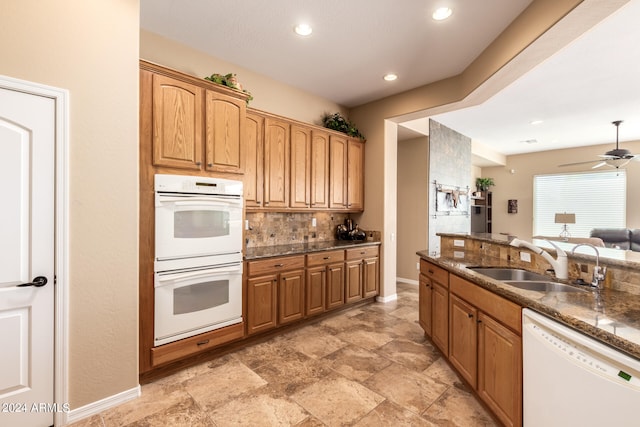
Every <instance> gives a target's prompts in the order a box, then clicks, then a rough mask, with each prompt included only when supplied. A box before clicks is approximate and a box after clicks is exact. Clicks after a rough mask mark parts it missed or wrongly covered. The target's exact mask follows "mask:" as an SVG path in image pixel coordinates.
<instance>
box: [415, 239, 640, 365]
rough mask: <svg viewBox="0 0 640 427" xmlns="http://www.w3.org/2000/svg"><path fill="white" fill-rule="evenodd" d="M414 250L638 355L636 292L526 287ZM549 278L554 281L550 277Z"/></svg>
mask: <svg viewBox="0 0 640 427" xmlns="http://www.w3.org/2000/svg"><path fill="white" fill-rule="evenodd" d="M417 254H418V256H420V257H421V258H423V259H425V260H427V261H430V262H432V263H434V264H436V265H438V266H440V267H442V268H444V269H446V270H448V271H450V272H451V273H453V274H455V275H457V276H460V277H462V278H464V279H467V280H469V281H471V282H473V283H475V284H477V285H479V286H481V287H483V288H485V289H487V290H489V291H491V292H493V293H495V294H498V295H500V296H503V297H505V298H507V299H508V300H510V301H513V302H515V303H516V304H519V305H520V306H522V307H528V308H531V309H532V310H535V311H537V312H539V313H543V314H546V315H547V316H549V317H551V318H553V319H556V320H558V321H560V322H562V323H564V324H566V325H568V326H570V327H572V328H574V329H576V330H579V331H581V332H583V333H585V334H587V335H590V336H592V337H594V338H596V339H598V340H600V341H601V342H604V343H606V344H608V345H610V346H612V347H614V348H616V349H618V350H621V351H623V352H625V353H627V354H629V355H631V356H632V357H635V358H636V359H640V296H639V295H634V294H630V293H627V292H622V291H616V290H614V289H603V290H602V291H600V292H599V293H595V292H592V291H590V290H589V291H585V292H538V291H528V290H523V289H519V288H516V287H513V286H509V285H507V284H506V283H503V282H500V281H498V280H494V279H491V278H490V277H487V276H484V275H482V274H479V273H476V272H474V271H472V270H469V269H467V268H466V267H467V266H471V264H467V263H464V262H460V260H455V259H452V258H445V257H439V256H431V255H429V254H428V252H427V251H419V252H417ZM549 280H551V281H554V282H557V281H558V280H557V279H554V278H552V277H550V278H549ZM583 289H585V288H583Z"/></svg>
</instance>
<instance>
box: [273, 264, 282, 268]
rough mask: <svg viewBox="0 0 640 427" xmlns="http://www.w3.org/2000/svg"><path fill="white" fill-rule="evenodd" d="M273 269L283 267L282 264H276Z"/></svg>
mask: <svg viewBox="0 0 640 427" xmlns="http://www.w3.org/2000/svg"><path fill="white" fill-rule="evenodd" d="M274 267H277V268H280V267H284V264H276V265H274Z"/></svg>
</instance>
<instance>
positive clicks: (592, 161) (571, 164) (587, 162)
mask: <svg viewBox="0 0 640 427" xmlns="http://www.w3.org/2000/svg"><path fill="white" fill-rule="evenodd" d="M598 162H600V163H604V162H603V161H602V160H589V161H586V162H577V163H565V164H563V165H558V167H559V168H561V167H563V166H577V165H586V164H589V163H598Z"/></svg>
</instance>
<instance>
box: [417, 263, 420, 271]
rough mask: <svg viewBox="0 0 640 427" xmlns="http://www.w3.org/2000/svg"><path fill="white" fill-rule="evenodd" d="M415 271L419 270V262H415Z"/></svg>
mask: <svg viewBox="0 0 640 427" xmlns="http://www.w3.org/2000/svg"><path fill="white" fill-rule="evenodd" d="M416 270H420V261H418V262H416Z"/></svg>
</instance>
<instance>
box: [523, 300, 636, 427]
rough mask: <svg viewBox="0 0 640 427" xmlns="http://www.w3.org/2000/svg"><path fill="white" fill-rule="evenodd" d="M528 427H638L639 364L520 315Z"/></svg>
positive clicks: (556, 325)
mask: <svg viewBox="0 0 640 427" xmlns="http://www.w3.org/2000/svg"><path fill="white" fill-rule="evenodd" d="M522 326H523V328H522V346H523V353H522V357H523V378H522V381H523V422H524V427H542V426H544V427H554V426H562V427H565V426H580V427H586V426H616V427H621V426H639V425H640V360H637V359H634V358H632V357H630V356H627V355H626V354H623V353H620V352H618V351H616V350H614V349H612V348H611V347H609V346H607V345H604V344H602V343H600V342H598V341H596V340H594V339H593V338H590V337H587V336H586V335H584V334H581V333H579V332H577V331H575V330H574V329H571V328H569V327H567V326H564V325H562V324H560V323H558V322H556V321H554V320H551V319H549V318H548V317H546V316H543V315H541V314H538V313H536V312H534V311H532V310H529V309H524V310H523V311H522Z"/></svg>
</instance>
